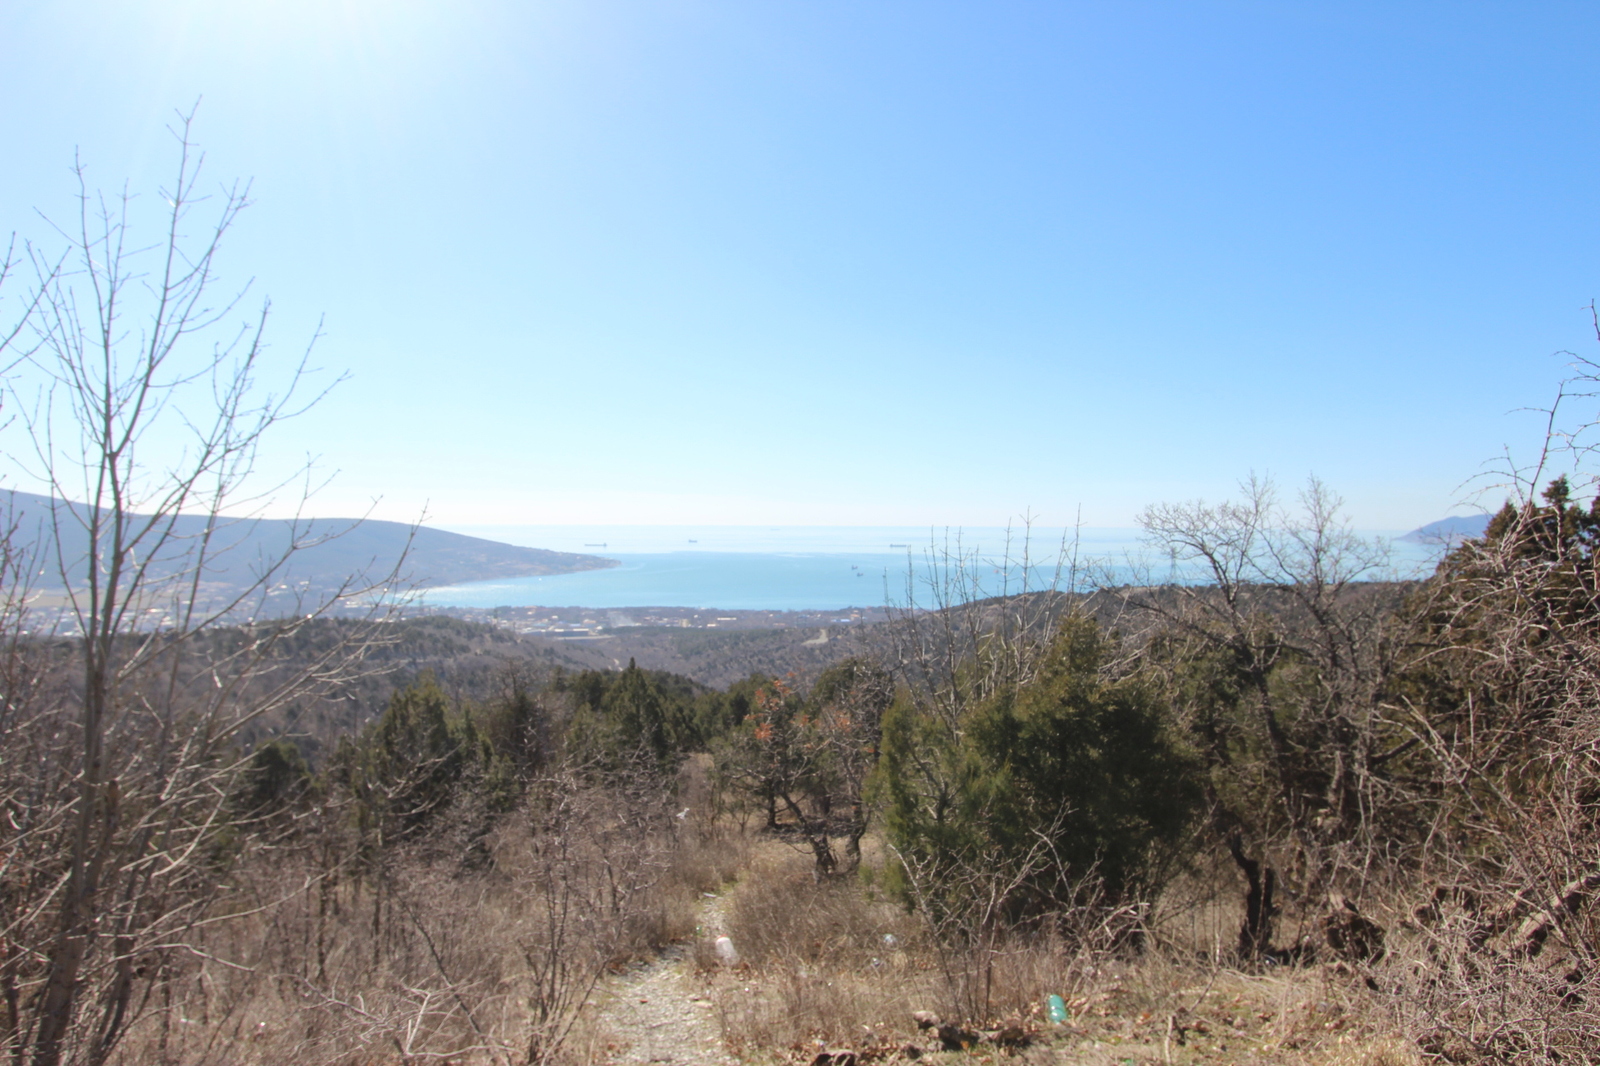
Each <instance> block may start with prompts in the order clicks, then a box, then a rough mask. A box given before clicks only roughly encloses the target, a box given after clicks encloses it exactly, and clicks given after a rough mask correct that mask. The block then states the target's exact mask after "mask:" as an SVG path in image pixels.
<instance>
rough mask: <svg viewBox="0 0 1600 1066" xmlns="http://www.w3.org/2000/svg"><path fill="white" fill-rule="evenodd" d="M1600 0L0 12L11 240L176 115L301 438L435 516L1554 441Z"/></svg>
mask: <svg viewBox="0 0 1600 1066" xmlns="http://www.w3.org/2000/svg"><path fill="white" fill-rule="evenodd" d="M1596 40H1600V5H1596V4H1594V3H1593V2H1584V3H1558V2H1538V3H1526V2H1515V3H1513V2H1504V3H1473V2H1467V0H1450V2H1438V3H1421V2H1404V0H1381V2H1372V3H1363V2H1357V0H1336V2H1332V0H1330V2H1311V0H1281V2H1271V3H1268V2H1222V0H1217V2H1205V0H1174V2H1165V3H1157V2H1149V3H1145V2H1138V0H1117V2H1100V3H1072V2H1066V0H1060V2H1050V3H1005V2H997V0H983V2H978V0H970V2H966V3H942V2H938V0H909V2H890V0H872V2H865V3H864V2H861V0H847V2H830V0H717V2H693V0H685V2H647V0H635V2H626V3H623V2H608V0H572V2H539V0H517V2H512V0H448V2H445V0H437V2H435V0H228V2H226V3H219V2H217V0H97V2H95V0H4V3H3V4H0V100H3V101H5V105H4V106H3V107H0V155H3V158H4V165H3V166H0V230H9V229H16V230H18V231H19V232H21V233H23V234H25V235H29V236H34V237H40V236H45V237H46V238H48V234H47V231H46V230H45V228H44V227H43V225H42V223H41V222H40V221H39V219H38V218H37V217H36V216H35V215H34V213H33V211H34V209H36V208H37V209H39V210H42V211H44V212H45V213H47V214H51V215H60V214H64V213H65V212H66V211H68V210H70V194H71V191H72V186H71V182H70V175H69V172H68V167H69V165H70V163H71V160H72V158H73V153H74V151H75V150H77V151H79V152H81V154H82V157H83V159H84V160H85V162H86V163H88V164H89V166H90V173H91V177H92V178H93V179H96V180H98V181H99V182H101V183H103V184H104V185H106V186H108V187H113V188H114V187H116V186H118V185H120V183H121V182H122V180H123V179H124V178H127V179H129V180H131V182H132V184H133V187H134V188H136V189H144V190H153V189H154V188H155V187H156V186H157V184H159V183H160V182H161V181H162V180H163V179H164V178H165V177H166V175H167V173H168V171H169V169H170V164H171V162H172V151H171V145H170V142H169V140H168V138H167V135H166V133H165V132H164V126H165V124H166V123H167V122H168V120H169V118H170V116H171V113H172V111H173V109H174V108H183V107H187V106H188V105H190V104H191V103H192V102H193V101H194V100H195V99H196V98H197V97H203V98H204V99H203V103H202V104H201V107H200V112H199V118H198V122H197V126H196V136H197V138H198V140H199V141H200V142H201V143H202V145H203V146H204V147H205V148H206V150H207V153H208V158H207V167H208V168H209V174H210V176H211V177H212V178H214V179H216V180H217V181H219V182H220V181H221V180H222V179H225V178H231V177H235V176H241V177H247V178H252V179H253V180H254V196H255V200H256V206H254V207H253V208H251V210H250V211H249V212H248V213H247V214H246V215H245V216H244V217H243V218H242V219H241V221H240V223H239V227H238V229H237V230H236V232H235V235H234V238H233V239H232V241H231V242H230V244H229V246H228V248H227V250H226V253H225V255H226V258H225V261H224V265H225V267H226V268H227V269H228V271H229V276H230V277H231V278H233V279H236V280H244V279H246V278H249V277H254V278H255V279H256V281H255V285H256V290H255V291H257V292H260V293H262V294H270V295H271V297H272V299H273V304H274V310H275V316H276V319H275V323H274V325H273V328H272V337H273V340H274V343H275V346H276V347H275V349H274V350H275V351H276V352H277V353H279V354H280V355H281V356H282V357H283V358H285V359H288V358H290V357H291V356H293V355H294V354H295V353H296V352H297V351H298V349H299V348H300V346H301V345H302V344H303V342H304V340H305V338H306V337H307V336H308V335H309V334H310V332H311V331H312V329H313V328H314V326H315V323H316V321H317V319H318V317H319V316H323V315H325V316H326V335H325V337H324V339H323V340H322V341H321V343H320V345H319V347H318V349H317V363H318V364H319V365H320V366H323V367H327V368H330V369H331V370H347V371H348V372H349V375H350V376H349V380H348V381H347V382H345V383H344V384H343V385H341V386H340V387H339V388H337V389H336V390H335V391H334V393H333V394H332V395H331V396H330V397H329V398H328V399H327V400H326V401H325V402H324V403H323V404H322V405H321V406H320V407H319V408H317V409H316V410H314V411H313V412H312V413H310V414H308V415H306V416H305V417H304V418H302V419H301V420H300V421H299V422H298V423H295V424H294V425H293V427H292V428H291V429H290V430H289V432H287V433H285V434H283V435H282V436H280V438H279V440H278V451H276V452H274V453H273V456H272V458H271V462H273V463H286V462H288V461H290V460H291V459H292V458H293V457H294V456H296V455H303V454H305V453H310V454H312V455H315V456H318V457H320V460H319V461H320V463H321V465H322V468H323V469H324V470H325V471H327V472H330V473H332V472H337V477H336V478H335V479H334V480H333V483H332V485H331V486H330V487H329V488H328V489H326V490H324V491H323V493H322V494H321V496H320V497H319V498H318V501H317V503H316V505H315V509H316V510H317V511H318V512H320V513H325V514H333V513H341V514H342V513H352V512H357V511H361V510H364V509H365V508H366V506H367V505H368V503H369V502H370V501H371V500H373V499H374V498H381V503H380V505H379V509H378V514H379V516H380V517H385V518H395V519H407V518H414V517H415V516H416V515H417V514H418V513H420V512H421V511H422V509H423V508H424V506H426V507H427V509H428V513H429V515H430V516H431V518H432V519H433V520H435V521H437V522H440V523H445V524H467V523H477V524H482V523H524V524H541V523H631V522H637V523H677V522H682V523H696V524H700V523H740V524H745V523H748V524H810V523H816V524H830V525H841V524H843V525H848V524H882V525H921V524H932V525H945V524H973V525H997V524H1003V523H1004V522H1005V521H1006V520H1007V519H1008V518H1009V517H1010V516H1012V515H1015V514H1018V513H1020V512H1022V511H1023V510H1025V509H1030V508H1031V509H1032V510H1033V511H1034V512H1036V513H1038V514H1040V515H1041V516H1042V517H1043V519H1044V520H1045V521H1047V522H1050V523H1052V524H1059V523H1061V522H1070V521H1071V520H1072V517H1073V514H1074V513H1075V512H1076V511H1077V509H1078V507H1079V506H1080V505H1081V507H1082V515H1083V520H1084V521H1085V522H1086V523H1088V524H1090V525H1125V524H1128V523H1130V522H1131V520H1132V518H1133V516H1134V515H1135V514H1136V513H1137V511H1138V510H1139V509H1140V507H1142V506H1143V505H1145V504H1147V503H1151V502H1156V501H1161V500H1173V499H1187V498H1193V497H1206V498H1217V497H1219V496H1222V495H1225V494H1227V493H1229V492H1230V491H1231V490H1232V488H1233V486H1234V485H1235V483H1236V482H1237V481H1238V480H1239V479H1240V478H1242V477H1244V476H1246V475H1248V474H1249V473H1250V472H1251V471H1257V472H1262V473H1269V474H1271V475H1274V476H1275V477H1277V478H1278V479H1279V480H1280V481H1283V482H1285V483H1290V484H1292V483H1295V482H1298V481H1299V480H1301V479H1302V478H1304V477H1305V476H1306V475H1307V474H1308V473H1316V474H1318V475H1320V476H1321V477H1322V478H1323V479H1325V480H1326V481H1327V482H1329V483H1330V484H1331V485H1332V486H1333V487H1334V488H1335V489H1337V490H1338V491H1340V492H1341V493H1342V494H1343V495H1344V497H1345V498H1346V500H1347V503H1348V505H1349V509H1350V512H1351V514H1352V516H1353V517H1354V519H1355V520H1356V522H1357V523H1358V524H1359V525H1361V526H1364V527H1367V528H1408V527H1410V526H1413V525H1416V524H1419V523H1421V522H1424V521H1428V520H1431V519H1434V518H1437V517H1440V516H1441V515H1443V514H1445V513H1449V512H1450V511H1452V510H1460V508H1459V507H1458V506H1457V504H1458V502H1459V501H1460V500H1461V498H1462V490H1461V487H1460V486H1461V485H1462V483H1463V482H1464V481H1465V480H1466V479H1468V478H1469V477H1471V476H1472V475H1473V474H1475V473H1476V472H1477V471H1479V470H1480V468H1481V467H1482V464H1484V463H1485V462H1486V461H1489V460H1492V459H1494V458H1495V456H1496V455H1497V454H1499V453H1500V451H1501V450H1502V448H1504V447H1506V446H1510V447H1512V448H1513V449H1518V450H1523V451H1525V450H1527V449H1528V448H1531V447H1532V446H1533V445H1535V444H1536V443H1537V435H1538V428H1539V427H1538V424H1537V421H1536V420H1534V419H1530V418H1529V417H1527V416H1526V415H1516V414H1510V413H1509V412H1512V411H1513V410H1514V409H1516V408H1519V407H1522V406H1525V405H1530V404H1538V403H1542V402H1545V401H1546V400H1547V399H1548V398H1549V397H1550V395H1551V394H1552V391H1553V389H1554V386H1555V384H1556V382H1557V381H1558V379H1559V378H1560V377H1561V376H1562V373H1563V367H1564V365H1565V364H1566V362H1567V357H1565V356H1562V355H1560V354H1558V353H1559V352H1560V351H1561V350H1563V349H1566V350H1572V351H1576V352H1579V353H1581V354H1585V355H1591V356H1592V355H1595V354H1597V352H1596V345H1595V340H1594V336H1593V330H1592V328H1591V326H1590V323H1589V318H1588V312H1587V311H1586V310H1585V305H1587V304H1588V303H1589V302H1590V301H1591V300H1592V299H1593V298H1595V297H1596V296H1597V295H1600V261H1597V257H1600V239H1597V237H1600V233H1597V229H1600V214H1597V211H1596V206H1597V192H1600V190H1597V182H1600V137H1597V136H1596V134H1597V126H1600V69H1597V68H1600V64H1597V61H1596V58H1595V52H1594V48H1595V41H1596Z"/></svg>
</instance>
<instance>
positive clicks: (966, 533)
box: [418, 525, 1438, 611]
mask: <svg viewBox="0 0 1600 1066" xmlns="http://www.w3.org/2000/svg"><path fill="white" fill-rule="evenodd" d="M447 528H448V529H450V530H451V531H452V532H457V533H465V534H468V535H470V536H475V537H483V538H486V539H489V540H498V541H503V542H506V543H510V544H518V545H525V546H528V547H541V548H548V549H552V550H557V551H571V552H585V553H588V554H592V555H601V556H606V557H609V558H613V559H616V560H618V561H619V563H620V564H621V565H620V566H616V567H612V568H609V569H605V570H590V571H585V572H583V573H575V574H557V575H550V576H543V577H522V578H510V579H499V580H490V581H475V582H470V583H464V584H459V585H450V586H445V587H440V588H431V589H427V590H425V591H423V592H421V593H419V594H418V599H419V602H422V603H426V604H432V605H435V606H441V607H524V606H551V607H564V606H572V607H578V606H581V607H597V608H615V607H647V606H648V607H700V608H719V607H720V608H726V609H730V610H791V611H807V610H809V611H816V610H833V609H836V608H844V607H881V606H883V605H884V604H886V603H889V604H894V605H905V604H907V603H908V602H912V601H913V600H914V602H915V603H916V604H917V605H918V606H929V605H931V604H932V603H933V602H934V599H935V598H934V595H933V591H932V590H933V586H934V585H935V584H942V578H943V575H944V574H945V572H946V565H945V563H946V560H947V559H952V558H961V559H965V560H967V565H966V567H965V572H966V573H967V575H968V576H969V577H974V578H976V589H975V590H972V589H969V590H968V592H967V595H973V594H976V595H979V596H992V595H998V594H1000V593H1003V592H1007V591H1012V592H1015V591H1019V590H1020V589H1021V588H1022V587H1023V586H1024V580H1026V586H1027V587H1029V588H1045V587H1049V586H1050V585H1051V584H1052V583H1053V582H1055V581H1057V580H1059V581H1060V585H1061V587H1067V586H1068V585H1070V584H1071V583H1072V581H1073V577H1074V574H1076V577H1077V580H1078V582H1079V584H1080V585H1081V584H1082V583H1083V582H1084V581H1085V580H1086V579H1087V578H1088V577H1089V576H1090V575H1091V573H1093V574H1104V573H1107V572H1108V571H1109V573H1110V574H1111V576H1112V579H1113V580H1137V579H1138V573H1139V571H1140V569H1141V568H1142V569H1143V570H1144V572H1145V573H1147V574H1148V576H1149V578H1151V579H1154V580H1168V579H1170V577H1172V576H1176V577H1178V579H1179V580H1182V579H1183V577H1184V575H1174V574H1173V571H1172V567H1171V564H1170V562H1169V561H1168V560H1167V559H1165V558H1161V559H1152V558H1150V556H1149V552H1148V550H1147V549H1146V547H1145V546H1144V544H1143V543H1142V542H1141V540H1140V536H1139V531H1138V530H1133V529H1104V528H1100V529H1083V530H1079V531H1077V532H1076V534H1075V535H1074V534H1072V533H1070V532H1069V533H1068V535H1067V537H1066V539H1065V541H1064V540H1063V536H1062V531H1061V530H1060V529H1053V530H1050V529H1034V530H1033V531H1032V532H1031V534H1030V535H1029V536H1027V537H1024V536H1023V534H1022V532H1021V531H1019V530H1015V529H1013V530H1012V531H1010V540H1009V551H1008V540H1007V531H1006V530H1005V529H1003V528H994V527H990V528H979V529H973V528H967V529H961V530H957V529H954V528H952V529H950V530H948V531H947V530H944V529H937V530H928V529H913V528H907V527H889V526H873V527H862V526H786V527H784V526H704V527H693V526H492V525H453V526H449V527H447ZM1372 535H1373V536H1383V537H1386V538H1390V539H1392V538H1393V534H1391V533H1382V534H1372ZM1063 545H1065V549H1066V550H1065V553H1063V550H1062V549H1063ZM1024 548H1026V550H1027V553H1028V560H1029V562H1030V564H1031V565H1030V567H1029V568H1028V570H1027V572H1026V573H1025V572H1024V570H1023V567H1022V566H1021V565H1020V559H1021V557H1022V553H1023V551H1024ZM1393 549H1394V553H1393V563H1394V568H1395V570H1396V574H1395V575H1394V576H1416V575H1417V574H1419V573H1421V572H1424V571H1425V570H1426V569H1427V568H1428V567H1429V566H1431V564H1432V561H1433V560H1435V559H1436V558H1437V555H1438V549H1437V548H1436V547H1434V546H1424V545H1416V544H1408V543H1405V542H1401V541H1394V542H1393ZM1008 556H1009V557H1010V559H1011V560H1012V562H1011V565H1010V566H1006V565H1005V564H1004V560H1005V559H1006V558H1007V557H1008ZM1074 558H1076V560H1077V568H1076V570H1074V568H1073V560H1074ZM1058 563H1059V565H1060V568H1059V571H1058Z"/></svg>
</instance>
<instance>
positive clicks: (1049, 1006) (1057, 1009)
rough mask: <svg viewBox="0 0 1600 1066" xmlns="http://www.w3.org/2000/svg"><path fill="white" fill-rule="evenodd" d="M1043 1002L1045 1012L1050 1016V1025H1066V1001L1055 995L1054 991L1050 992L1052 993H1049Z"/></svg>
mask: <svg viewBox="0 0 1600 1066" xmlns="http://www.w3.org/2000/svg"><path fill="white" fill-rule="evenodd" d="M1044 1002H1045V1013H1046V1014H1048V1015H1049V1016H1050V1024H1051V1025H1066V1024H1067V1001H1066V1000H1064V999H1062V998H1061V997H1060V996H1058V995H1056V994H1055V993H1054V992H1052V993H1050V995H1049V997H1048V998H1047V999H1046V1000H1045V1001H1044Z"/></svg>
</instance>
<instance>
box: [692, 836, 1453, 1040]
mask: <svg viewBox="0 0 1600 1066" xmlns="http://www.w3.org/2000/svg"><path fill="white" fill-rule="evenodd" d="M1178 887H1179V891H1177V892H1176V893H1175V895H1174V897H1173V898H1172V899H1171V900H1169V901H1168V905H1167V907H1166V909H1165V911H1164V919H1165V925H1164V927H1163V935H1161V936H1159V937H1155V938H1152V940H1151V941H1150V942H1148V943H1147V945H1146V946H1145V948H1144V949H1143V950H1140V951H1137V952H1135V951H1131V950H1123V951H1107V950H1104V946H1103V944H1100V943H1097V942H1095V941H1094V939H1093V938H1092V937H1086V936H1085V935H1084V933H1083V930H1082V929H1078V930H1064V929H1055V930H1048V931H1045V932H1042V933H1036V934H1034V935H1032V936H1031V937H1027V938H1022V937H1018V938H1015V939H1013V940H1011V941H1008V942H1006V943H1005V944H1003V945H1002V948H1001V950H999V951H998V952H997V953H996V955H995V956H994V958H993V959H992V964H993V966H994V971H995V972H994V995H993V1001H994V1007H995V1013H994V1016H993V1017H991V1018H989V1019H986V1020H985V1023H986V1024H990V1025H995V1026H999V1025H1004V1024H1020V1025H1021V1026H1022V1027H1023V1028H1025V1029H1027V1030H1028V1031H1029V1032H1030V1033H1031V1034H1032V1038H1033V1043H1032V1046H1030V1047H1028V1048H1026V1049H1020V1050H1014V1051H1003V1050H1002V1049H999V1048H996V1047H995V1046H993V1045H991V1044H987V1043H980V1044H978V1045H977V1046H975V1047H974V1048H973V1049H971V1050H970V1051H968V1052H965V1053H961V1052H938V1051H937V1049H938V1041H937V1040H936V1039H935V1038H934V1035H933V1034H932V1033H929V1032H922V1031H919V1030H918V1029H917V1028H916V1026H915V1024H914V1023H913V1021H912V1019H911V1012H912V1011H914V1010H934V1011H936V1012H938V1011H940V1010H941V1009H942V1008H943V1007H945V1006H946V1005H947V1004H948V1003H949V1002H950V998H951V997H950V994H949V988H948V987H947V982H946V977H945V974H944V972H943V969H942V965H941V952H940V949H939V947H938V945H936V944H934V943H932V941H931V939H930V938H929V936H928V934H927V930H926V929H925V928H924V927H923V925H922V923H921V922H920V921H919V920H918V919H917V918H916V917H915V916H913V915H908V914H907V913H906V912H905V911H904V910H903V909H902V908H900V907H898V906H895V905H893V904H891V903H889V902H888V901H886V900H884V899H883V898H882V897H881V896H880V895H877V894H875V893H874V891H873V890H872V888H871V887H870V885H868V884H864V883H862V882H860V881H845V882H835V883H828V882H824V883H821V884H819V883H816V882H814V881H813V880H812V878H811V876H810V872H809V861H808V860H807V858H806V857H805V856H803V855H796V854H794V853H792V852H790V851H788V850H787V849H783V848H781V847H779V846H777V845H775V844H769V845H767V846H766V847H764V848H762V849H761V850H760V852H759V857H758V859H757V861H756V862H755V863H754V865H753V868H752V869H751V871H750V873H749V875H748V876H747V877H746V878H745V879H744V880H743V881H741V882H740V883H739V885H738V886H737V887H736V889H735V890H734V891H733V892H732V894H731V898H730V899H729V901H728V904H727V923H726V928H727V932H728V934H729V936H730V937H731V938H732V939H733V941H734V943H735V945H736V947H737V948H738V950H739V952H740V954H741V956H742V964H741V967H740V968H739V969H738V970H736V971H733V972H728V971H726V970H722V971H719V969H718V967H717V965H716V963H715V960H714V958H713V957H712V955H711V952H710V946H709V944H710V942H709V940H704V941H703V942H702V943H701V944H700V945H699V948H700V953H699V957H700V959H701V960H702V964H703V966H704V967H705V969H706V970H707V973H708V977H707V980H708V985H709V990H710V995H711V997H712V999H713V1002H714V1003H715V1005H716V1008H717V1011H718V1017H719V1019H720V1021H721V1024H722V1026H723V1029H724V1034H725V1038H726V1040H727V1043H728V1046H729V1047H730V1049H732V1050H733V1051H735V1052H736V1053H738V1054H741V1055H742V1056H744V1057H746V1058H747V1059H748V1060H749V1061H757V1062H764V1061H772V1062H780V1061H781V1062H808V1061H810V1058H811V1057H812V1056H814V1055H815V1053H816V1051H817V1050H818V1048H820V1047H824V1046H826V1047H850V1048H853V1049H855V1050H857V1051H858V1052H862V1053H866V1054H869V1055H876V1056H878V1057H880V1058H881V1059H883V1060H893V1061H900V1060H904V1059H905V1055H904V1053H903V1049H904V1048H905V1047H906V1045H908V1044H916V1045H917V1046H918V1047H919V1049H920V1050H922V1051H924V1052H927V1053H937V1054H938V1061H950V1062H961V1061H968V1060H970V1061H994V1060H996V1059H997V1058H1000V1057H1005V1056H1010V1057H1014V1058H1016V1059H1018V1060H1019V1061H1023V1062H1038V1063H1047V1062H1072V1063H1085V1064H1091V1063H1105V1064H1107V1066H1111V1064H1118V1066H1120V1064H1123V1063H1128V1062H1134V1063H1162V1064H1167V1063H1172V1064H1178V1066H1184V1064H1194V1066H1199V1064H1207V1066H1210V1064H1218V1066H1220V1064H1226V1063H1236V1062H1237V1063H1244V1062H1252V1063H1262V1064H1271V1066H1279V1064H1284V1066H1286V1064H1289V1063H1295V1064H1301V1063H1313V1064H1326V1066H1420V1063H1421V1061H1422V1059H1421V1058H1420V1057H1419V1055H1418V1054H1417V1052H1416V1050H1415V1046H1414V1045H1413V1044H1412V1043H1410V1042H1408V1041H1405V1040H1402V1039H1400V1038H1399V1037H1398V1036H1396V1035H1395V1034H1396V1032H1397V1029H1396V1026H1395V1024H1394V1022H1393V1020H1391V1016H1390V1015H1389V1014H1388V1013H1387V1012H1386V1010H1385V1008H1384V1006H1383V1004H1382V1003H1381V1002H1380V1000H1379V998H1378V997H1374V995H1373V994H1372V993H1371V991H1370V990H1369V989H1368V987H1367V986H1366V985H1365V983H1364V975H1362V974H1359V973H1355V972H1353V971H1351V970H1349V969H1348V968H1345V967H1336V966H1317V967H1306V968H1298V969H1290V968H1282V969H1275V970H1271V971H1268V972H1265V973H1260V974H1249V973H1242V972H1238V971H1236V970H1232V969H1229V968H1227V967H1225V966H1222V965H1219V964H1218V962H1217V959H1218V957H1219V956H1220V955H1221V954H1222V952H1220V951H1219V944H1222V943H1225V942H1226V939H1227V938H1228V937H1229V936H1231V934H1232V933H1233V932H1234V931H1236V930H1237V914H1236V910H1237V907H1236V904H1234V903H1233V902H1232V901H1231V900H1230V898H1229V897H1228V896H1227V895H1222V894H1219V893H1214V892H1211V891H1210V889H1209V888H1207V886H1206V885H1205V884H1204V883H1203V882H1196V883H1194V884H1190V885H1187V886H1178ZM1230 926H1231V928H1230ZM885 935H890V936H893V937H894V938H895V942H894V944H893V945H886V944H885V942H884V940H883V938H884V936H885ZM886 947H887V950H885V949H886ZM1050 993H1056V994H1059V995H1062V996H1063V997H1064V998H1065V999H1066V1000H1067V1002H1068V1005H1069V1012H1070V1015H1071V1020H1070V1022H1069V1024H1068V1025H1066V1026H1062V1027H1051V1026H1050V1025H1049V1024H1048V1022H1047V1021H1046V1019H1045V1015H1044V1000H1045V997H1046V996H1047V995H1049V994H1050ZM944 1017H946V1018H947V1019H948V1018H949V1017H950V1016H949V1015H948V1014H946V1015H944Z"/></svg>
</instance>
